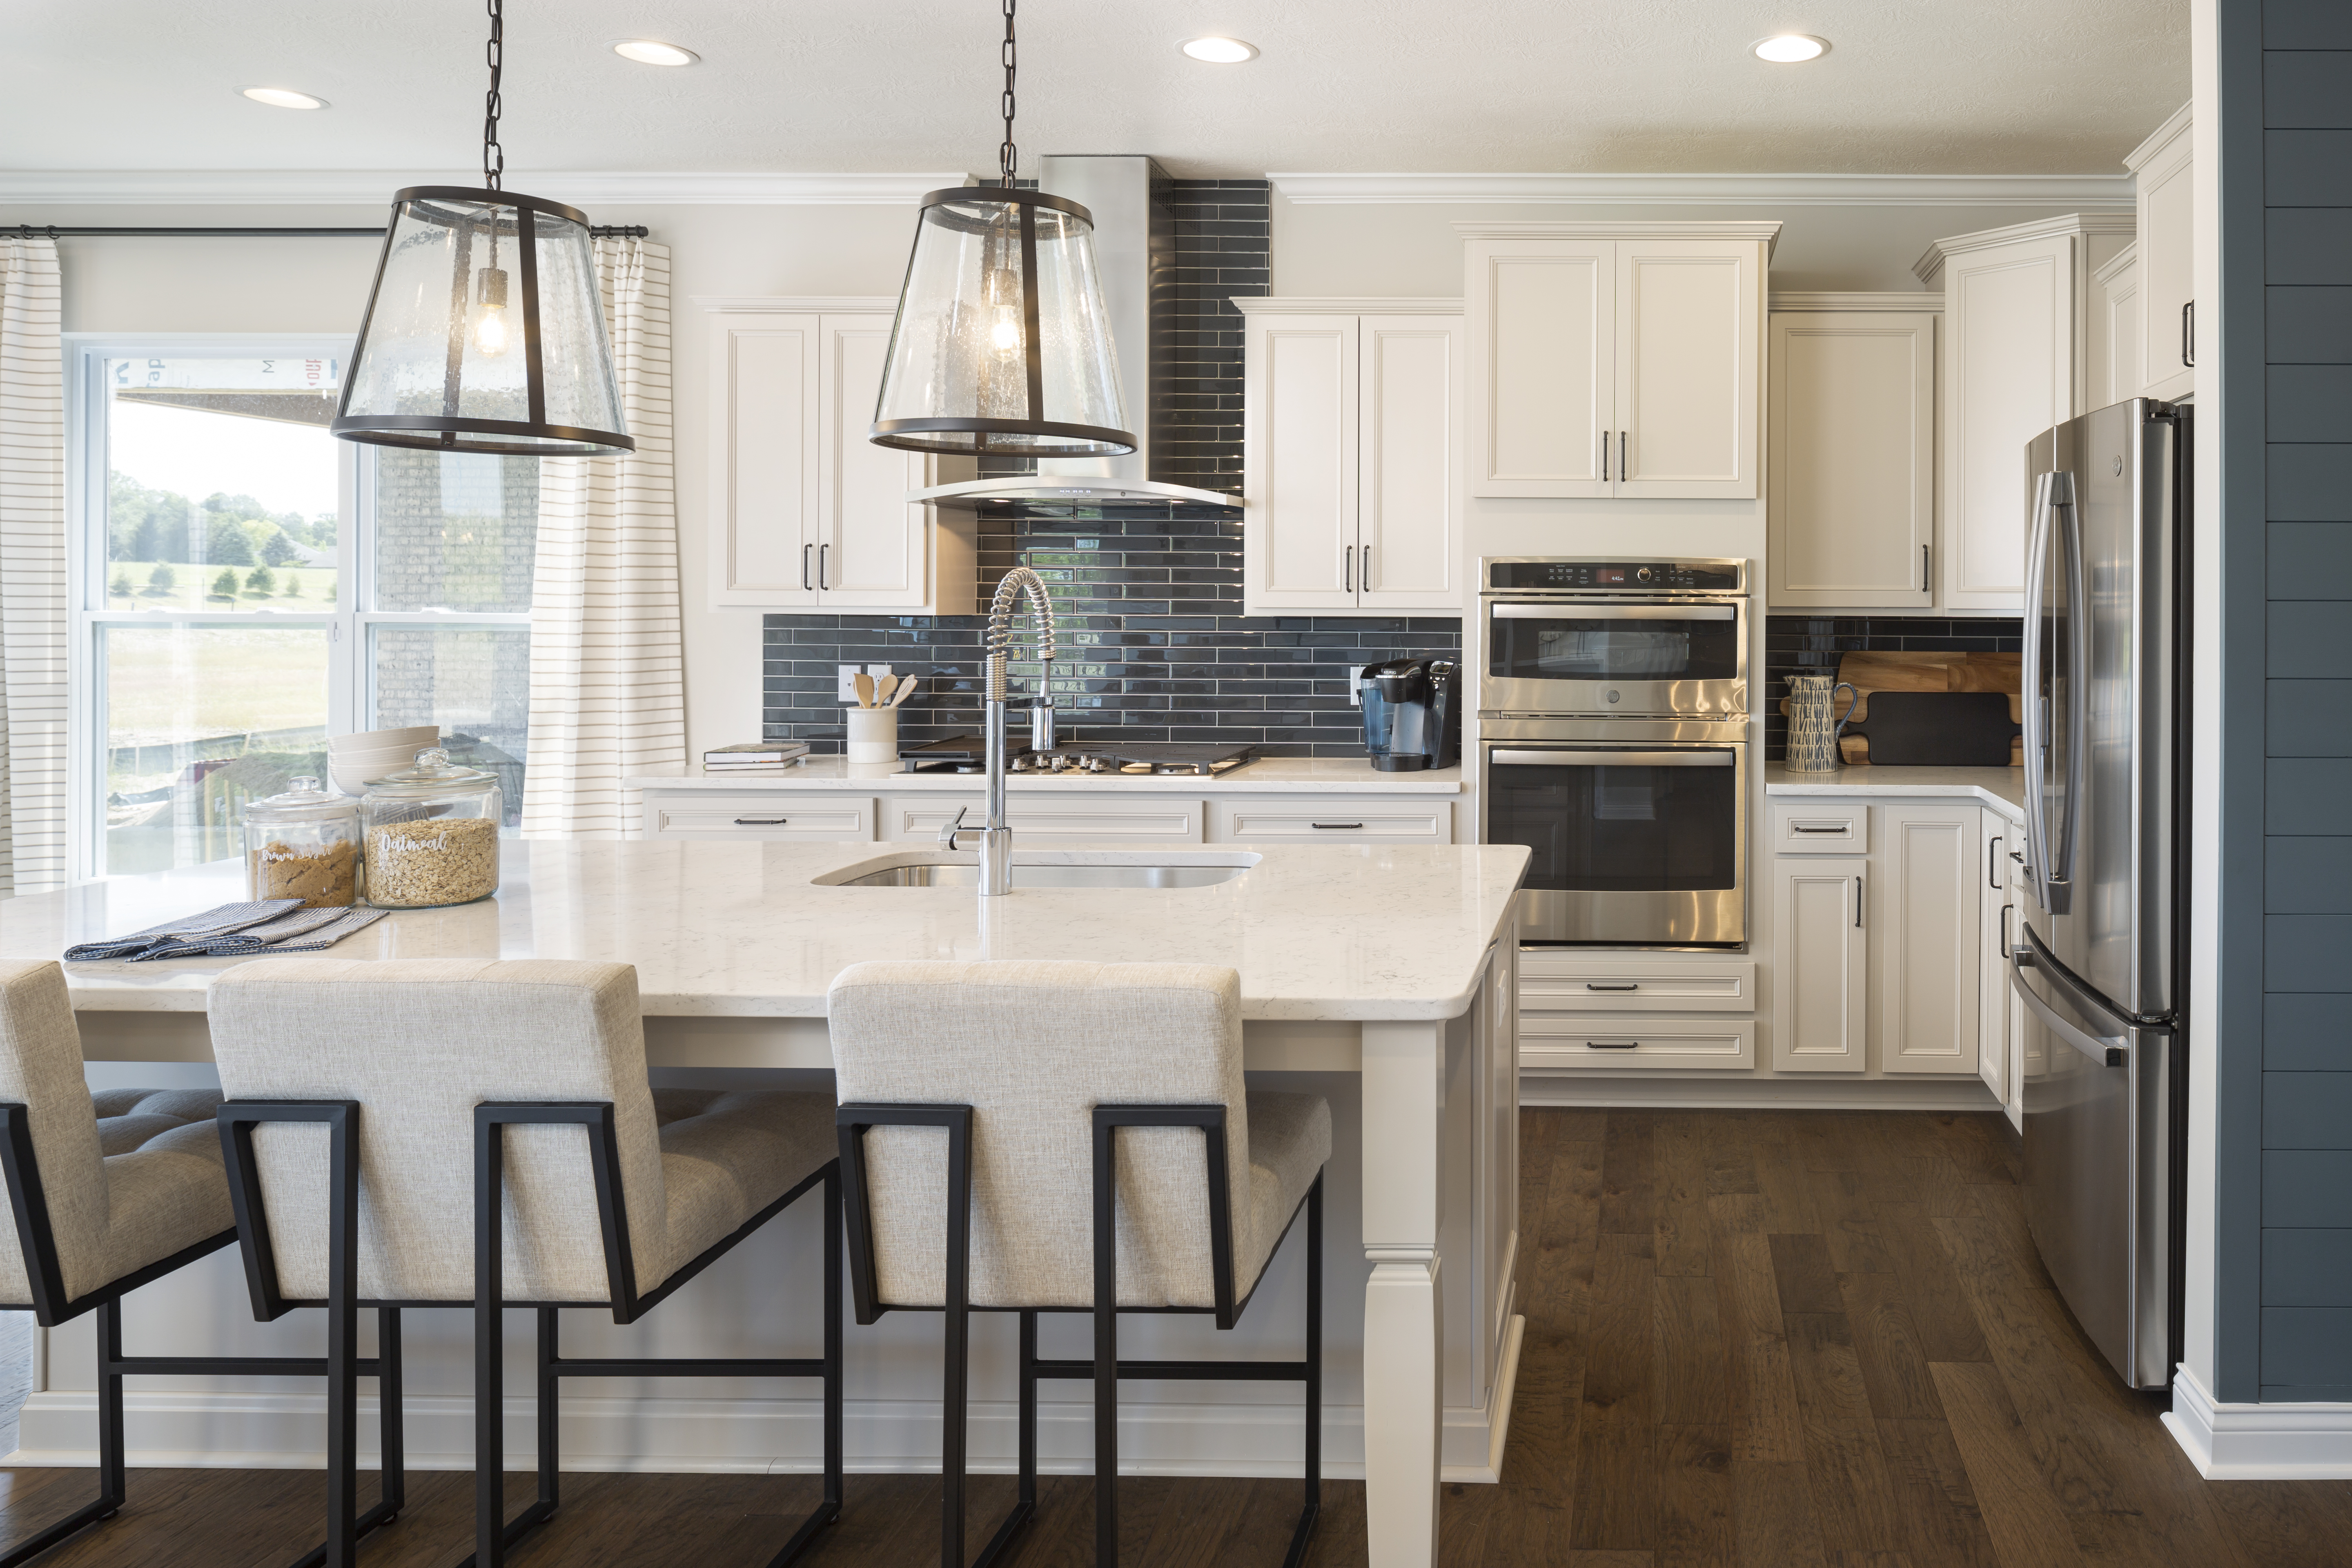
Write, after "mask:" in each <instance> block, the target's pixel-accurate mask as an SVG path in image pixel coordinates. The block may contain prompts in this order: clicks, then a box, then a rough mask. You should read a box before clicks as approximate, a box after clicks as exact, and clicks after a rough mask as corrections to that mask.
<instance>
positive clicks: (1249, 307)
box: [1230, 294, 1463, 316]
mask: <svg viewBox="0 0 2352 1568" xmlns="http://www.w3.org/2000/svg"><path fill="white" fill-rule="evenodd" d="M1230 303H1231V304H1232V305H1233V308H1234V310H1239V311H1240V312H1241V313H1242V314H1243V315H1244V316H1256V315H1267V316H1276V315H1280V316H1458V315H1460V314H1462V312H1463V303H1462V300H1461V299H1460V297H1459V296H1456V297H1454V298H1453V299H1447V298H1444V297H1443V296H1439V295H1429V294H1412V295H1363V296H1359V297H1354V298H1349V297H1345V296H1339V295H1324V296H1318V297H1315V298H1312V299H1309V298H1305V297H1299V298H1293V299H1283V298H1280V297H1278V296H1275V295H1268V294H1255V295H1250V296H1247V297H1244V298H1242V299H1237V300H1232V301H1230Z"/></svg>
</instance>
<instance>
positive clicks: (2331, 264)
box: [2222, 0, 2352, 1401]
mask: <svg viewBox="0 0 2352 1568" xmlns="http://www.w3.org/2000/svg"><path fill="white" fill-rule="evenodd" d="M2249 85H2251V84H2249ZM2260 102H2261V106H2262V132H2261V134H2262V162H2261V186H2260V208H2261V210H2260V223H2261V235H2260V257H2261V268H2260V277H2261V280H2262V317H2261V320H2262V322H2263V353H2262V355H2261V359H2262V366H2261V372H2262V377H2263V381H2262V384H2261V386H2260V387H2259V388H2255V387H2251V386H2246V385H2245V384H2244V382H2243V381H2242V380H2241V379H2240V378H2239V377H2238V376H2237V375H2235V374H2233V375H2232V376H2231V380H2230V382H2229V383H2228V384H2227V385H2228V387H2229V392H2228V393H2227V394H2225V404H2224V411H2223V417H2224V419H2225V421H2226V422H2227V423H2226V426H2225V430H2226V431H2228V433H2229V434H2240V432H2239V431H2238V430H2237V429H2236V427H2237V426H2239V423H2240V421H2241V419H2242V418H2243V417H2245V416H2246V404H2245V403H2244V402H2242V401H2241V400H2240V399H2239V397H2238V396H2237V395H2236V394H2237V393H2238V392H2239V391H2240V390H2241V389H2243V390H2244V391H2246V392H2249V393H2252V394H2253V397H2252V398H2251V399H2248V400H2246V401H2247V402H2251V404H2252V407H2253V408H2256V409H2259V410H2260V411H2261V414H2260V436H2261V446H2260V447H2259V450H2260V453H2261V460H2262V473H2261V487H2260V488H2261V494H2262V500H2263V504H2262V507H2261V510H2259V512H2257V513H2255V514H2254V515H2257V516H2259V517H2260V518H2262V520H2263V540H2262V542H2261V543H2262V549H2263V582H2262V589H2261V592H2262V611H2263V649H2262V668H2263V687H2264V691H2263V697H2264V704H2263V706H2264V715H2263V723H2262V727H2261V728H2262V733H2263V813H2262V822H2263V871H2262V881H2261V887H2262V911H2263V921H2262V952H2261V990H2262V1016H2261V1025H2260V1030H2261V1032H2260V1038H2261V1041H2262V1115H2261V1132H2260V1138H2261V1168H2260V1182H2261V1215H2262V1259H2261V1286H2260V1300H2261V1307H2260V1312H2261V1317H2260V1352H2259V1360H2258V1370H2257V1368H2243V1362H2242V1360H2241V1365H2242V1369H2243V1371H2246V1372H2255V1373H2256V1375H2258V1378H2259V1387H2260V1391H2261V1393H2260V1396H2261V1398H2263V1400H2265V1401H2274V1400H2275V1401H2286V1400H2352V4H2347V3H2346V0H2266V3H2265V4H2264V5H2263V12H2262V81H2261V97H2260ZM2250 118H2251V115H2250V114H2249V115H2248V116H2246V117H2244V118H2241V119H2238V120H2235V121H2225V122H2224V133H2225V136H2226V135H2227V134H2228V133H2229V132H2231V131H2233V130H2236V129H2237V128H2238V127H2239V126H2242V125H2244V124H2245V122H2246V119H2250ZM2238 166H2239V167H2240V168H2242V171H2243V173H2244V174H2247V175H2251V174H2252V168H2251V165H2248V164H2240V165H2238ZM2231 167H2232V161H2231V160H2229V159H2227V158H2226V157H2225V161H2224V163H2223V169H2224V171H2225V174H2227V173H2228V172H2229V171H2230V170H2231ZM2243 183H2244V182H2242V181H2241V182H2233V183H2232V184H2231V186H2230V187H2228V188H2225V192H2224V198H2223V210H2224V222H2225V225H2229V224H2234V225H2235V226H2236V228H2235V231H2234V232H2235V234H2236V236H2237V237H2238V239H2239V241H2240V247H2239V249H2238V251H2237V254H2239V255H2240V256H2241V257H2242V256H2243V247H2244V246H2245V245H2247V244H2250V243H2251V242H2252V240H2253V238H2254V236H2253V235H2252V232H2251V228H2250V225H2251V223H2252V221H2253V218H2254V210H2253V209H2254V205H2255V203H2254V200H2253V193H2252V191H2250V190H2246V189H2244V188H2242V185H2243ZM2233 198H2234V199H2233ZM2225 232H2226V231H2225ZM2247 259H2250V258H2247ZM2228 271H2229V267H2228V263H2227V260H2226V258H2225V266H2224V272H2225V277H2226V276H2227V274H2228ZM2240 297H2241V296H2239V295H2237V294H2236V293H2234V292H2233V293H2232V294H2231V300H2232V301H2233V302H2234V300H2237V299H2238V298H2240ZM2232 319H2233V320H2234V319H2237V318H2234V317H2233V318H2232ZM2244 335H2245V336H2251V334H2244ZM2236 348H2237V353H2234V354H2232V355H2231V360H2232V361H2233V363H2235V364H2236V365H2238V366H2240V367H2242V368H2243V369H2244V370H2245V371H2246V372H2247V373H2249V374H2250V373H2251V370H2252V367H2251V365H2249V364H2246V363H2245V361H2247V360H2250V359H2251V358H2252V353H2251V350H2252V344H2251V343H2250V342H2239V343H2238V344H2237V345H2236ZM2243 435H2244V437H2245V439H2244V441H2243V443H2242V444H2239V443H2231V452H2232V455H2235V456H2239V457H2241V458H2244V459H2246V460H2252V458H2253V455H2254V453H2255V451H2256V449H2257V448H2256V447H2254V446H2253V444H2252V432H2251V431H2246V432H2243ZM2226 439H2227V437H2226V436H2225V440H2226ZM2226 471H2227V470H2226V468H2225V473H2226ZM2224 521H2225V526H2226V527H2227V528H2228V529H2229V530H2230V531H2231V532H2232V533H2234V532H2235V531H2237V529H2238V528H2239V527H2240V526H2242V525H2241V524H2240V522H2239V521H2237V519H2236V518H2235V517H2225V520H2224ZM2250 596H2251V595H2250ZM2248 607H2249V608H2252V605H2248ZM2249 651H2251V650H2249ZM2227 673H2228V667H2227V665H2226V663H2225V679H2227ZM2222 807H2223V810H2224V812H2225V814H2230V815H2236V812H2235V807H2234V804H2233V803H2232V802H2231V800H2230V799H2228V798H2227V792H2226V791H2225V798H2224V800H2223V802H2222ZM2229 1043H2230V1042H2229V1039H2228V1037H2226V1036H2225V1037H2224V1040H2223V1042H2222V1044H2223V1048H2224V1050H2225V1051H2226V1050H2227V1049H2228V1048H2229ZM2227 1171H2228V1167H2227V1165H2226V1164H2225V1166H2224V1172H2225V1179H2226V1175H2227ZM2227 1316H2228V1314H2227V1313H2226V1312H2225V1314H2224V1321H2225V1324H2226V1321H2227ZM2233 1381H2234V1380H2233ZM2222 1396H2223V1397H2224V1398H2230V1397H2237V1398H2243V1397H2244V1394H2243V1393H2242V1391H2241V1392H2237V1393H2235V1394H2232V1393H2231V1392H2227V1391H2224V1392H2223V1394H2222Z"/></svg>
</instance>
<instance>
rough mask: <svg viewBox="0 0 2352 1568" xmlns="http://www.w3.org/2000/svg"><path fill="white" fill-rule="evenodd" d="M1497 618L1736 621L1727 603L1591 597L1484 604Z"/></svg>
mask: <svg viewBox="0 0 2352 1568" xmlns="http://www.w3.org/2000/svg"><path fill="white" fill-rule="evenodd" d="M1486 614H1487V616H1488V617H1489V618H1491V619H1494V620H1497V621H1736V620H1738V618H1739V611H1738V607H1737V606H1735V605H1620V604H1604V603H1596V602H1594V601H1593V600H1591V599H1578V600H1565V599H1556V600H1553V601H1552V602H1550V603H1549V604H1538V605H1527V604H1505V605H1487V606H1486Z"/></svg>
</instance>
